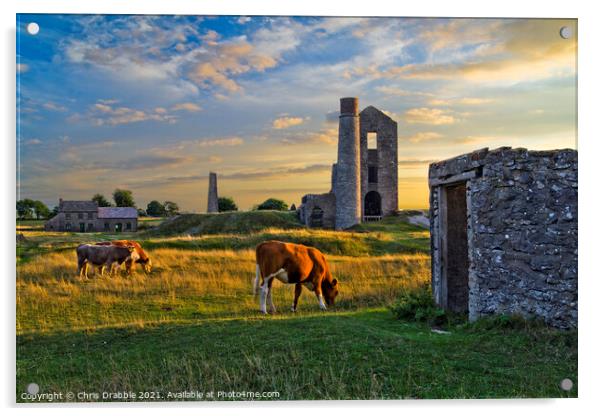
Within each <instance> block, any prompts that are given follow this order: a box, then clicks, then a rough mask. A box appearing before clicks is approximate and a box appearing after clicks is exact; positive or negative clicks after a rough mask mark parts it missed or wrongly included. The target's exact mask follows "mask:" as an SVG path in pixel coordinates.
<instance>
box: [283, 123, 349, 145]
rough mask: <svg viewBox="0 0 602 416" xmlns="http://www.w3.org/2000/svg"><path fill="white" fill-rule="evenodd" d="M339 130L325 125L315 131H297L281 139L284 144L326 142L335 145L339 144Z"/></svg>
mask: <svg viewBox="0 0 602 416" xmlns="http://www.w3.org/2000/svg"><path fill="white" fill-rule="evenodd" d="M338 137H339V130H338V128H337V127H323V128H322V129H320V130H319V131H314V132H296V133H294V134H291V135H288V136H287V137H285V138H283V139H281V140H280V142H281V143H282V144H287V145H298V144H326V145H329V146H333V145H335V144H337V142H338Z"/></svg>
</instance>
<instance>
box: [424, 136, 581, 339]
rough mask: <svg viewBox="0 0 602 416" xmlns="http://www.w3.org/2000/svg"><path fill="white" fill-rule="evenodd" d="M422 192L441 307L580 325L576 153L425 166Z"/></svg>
mask: <svg viewBox="0 0 602 416" xmlns="http://www.w3.org/2000/svg"><path fill="white" fill-rule="evenodd" d="M429 187H430V228H431V254H432V287H433V296H434V298H435V301H436V302H437V303H438V304H439V305H441V306H442V307H444V308H445V309H447V310H452V311H456V312H468V315H469V318H470V319H471V320H475V319H477V318H479V317H482V316H484V315H490V314H494V313H495V314H499V313H505V314H520V315H523V316H527V317H539V318H542V319H544V320H545V321H546V322H547V323H548V324H550V325H552V326H556V327H560V328H571V327H576V326H577V151H575V150H570V149H565V150H554V151H529V150H526V149H512V148H509V147H502V148H499V149H495V150H491V151H490V150H488V149H482V150H477V151H475V152H472V153H470V154H466V155H461V156H458V157H456V158H453V159H448V160H445V161H441V162H437V163H433V164H431V165H430V168H429Z"/></svg>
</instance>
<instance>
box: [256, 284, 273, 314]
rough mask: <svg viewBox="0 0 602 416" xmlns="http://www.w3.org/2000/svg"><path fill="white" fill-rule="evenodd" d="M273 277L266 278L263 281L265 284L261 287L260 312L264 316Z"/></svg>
mask: <svg viewBox="0 0 602 416" xmlns="http://www.w3.org/2000/svg"><path fill="white" fill-rule="evenodd" d="M271 279H273V278H272V277H266V278H265V279H263V284H262V285H261V293H260V294H259V311H260V312H261V313H263V314H266V313H267V311H266V308H265V301H266V298H267V296H268V290H269V288H268V285H269V282H270V280H271Z"/></svg>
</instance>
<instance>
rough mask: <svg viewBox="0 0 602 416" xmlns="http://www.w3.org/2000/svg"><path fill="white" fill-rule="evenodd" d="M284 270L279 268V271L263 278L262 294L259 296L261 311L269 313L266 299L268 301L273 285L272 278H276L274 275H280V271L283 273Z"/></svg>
mask: <svg viewBox="0 0 602 416" xmlns="http://www.w3.org/2000/svg"><path fill="white" fill-rule="evenodd" d="M284 271H285V270H284V269H278V271H277V272H274V273H272V274H270V275H269V276H266V277H265V278H264V279H263V283H262V285H261V295H260V296H259V310H260V311H261V313H267V311H266V307H265V301H266V298H267V297H268V292H269V290H270V287H271V281H272V279H274V277H276V276H278V275H279V274H280V273H282V272H284Z"/></svg>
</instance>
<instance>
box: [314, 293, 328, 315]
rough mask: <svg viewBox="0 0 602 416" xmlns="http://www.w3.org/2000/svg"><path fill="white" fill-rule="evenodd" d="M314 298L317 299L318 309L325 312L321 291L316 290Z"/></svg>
mask: <svg viewBox="0 0 602 416" xmlns="http://www.w3.org/2000/svg"><path fill="white" fill-rule="evenodd" d="M316 297H317V298H318V304H319V305H320V309H322V310H323V311H325V310H326V303H324V296H322V289H321V288H318V289H316Z"/></svg>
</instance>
